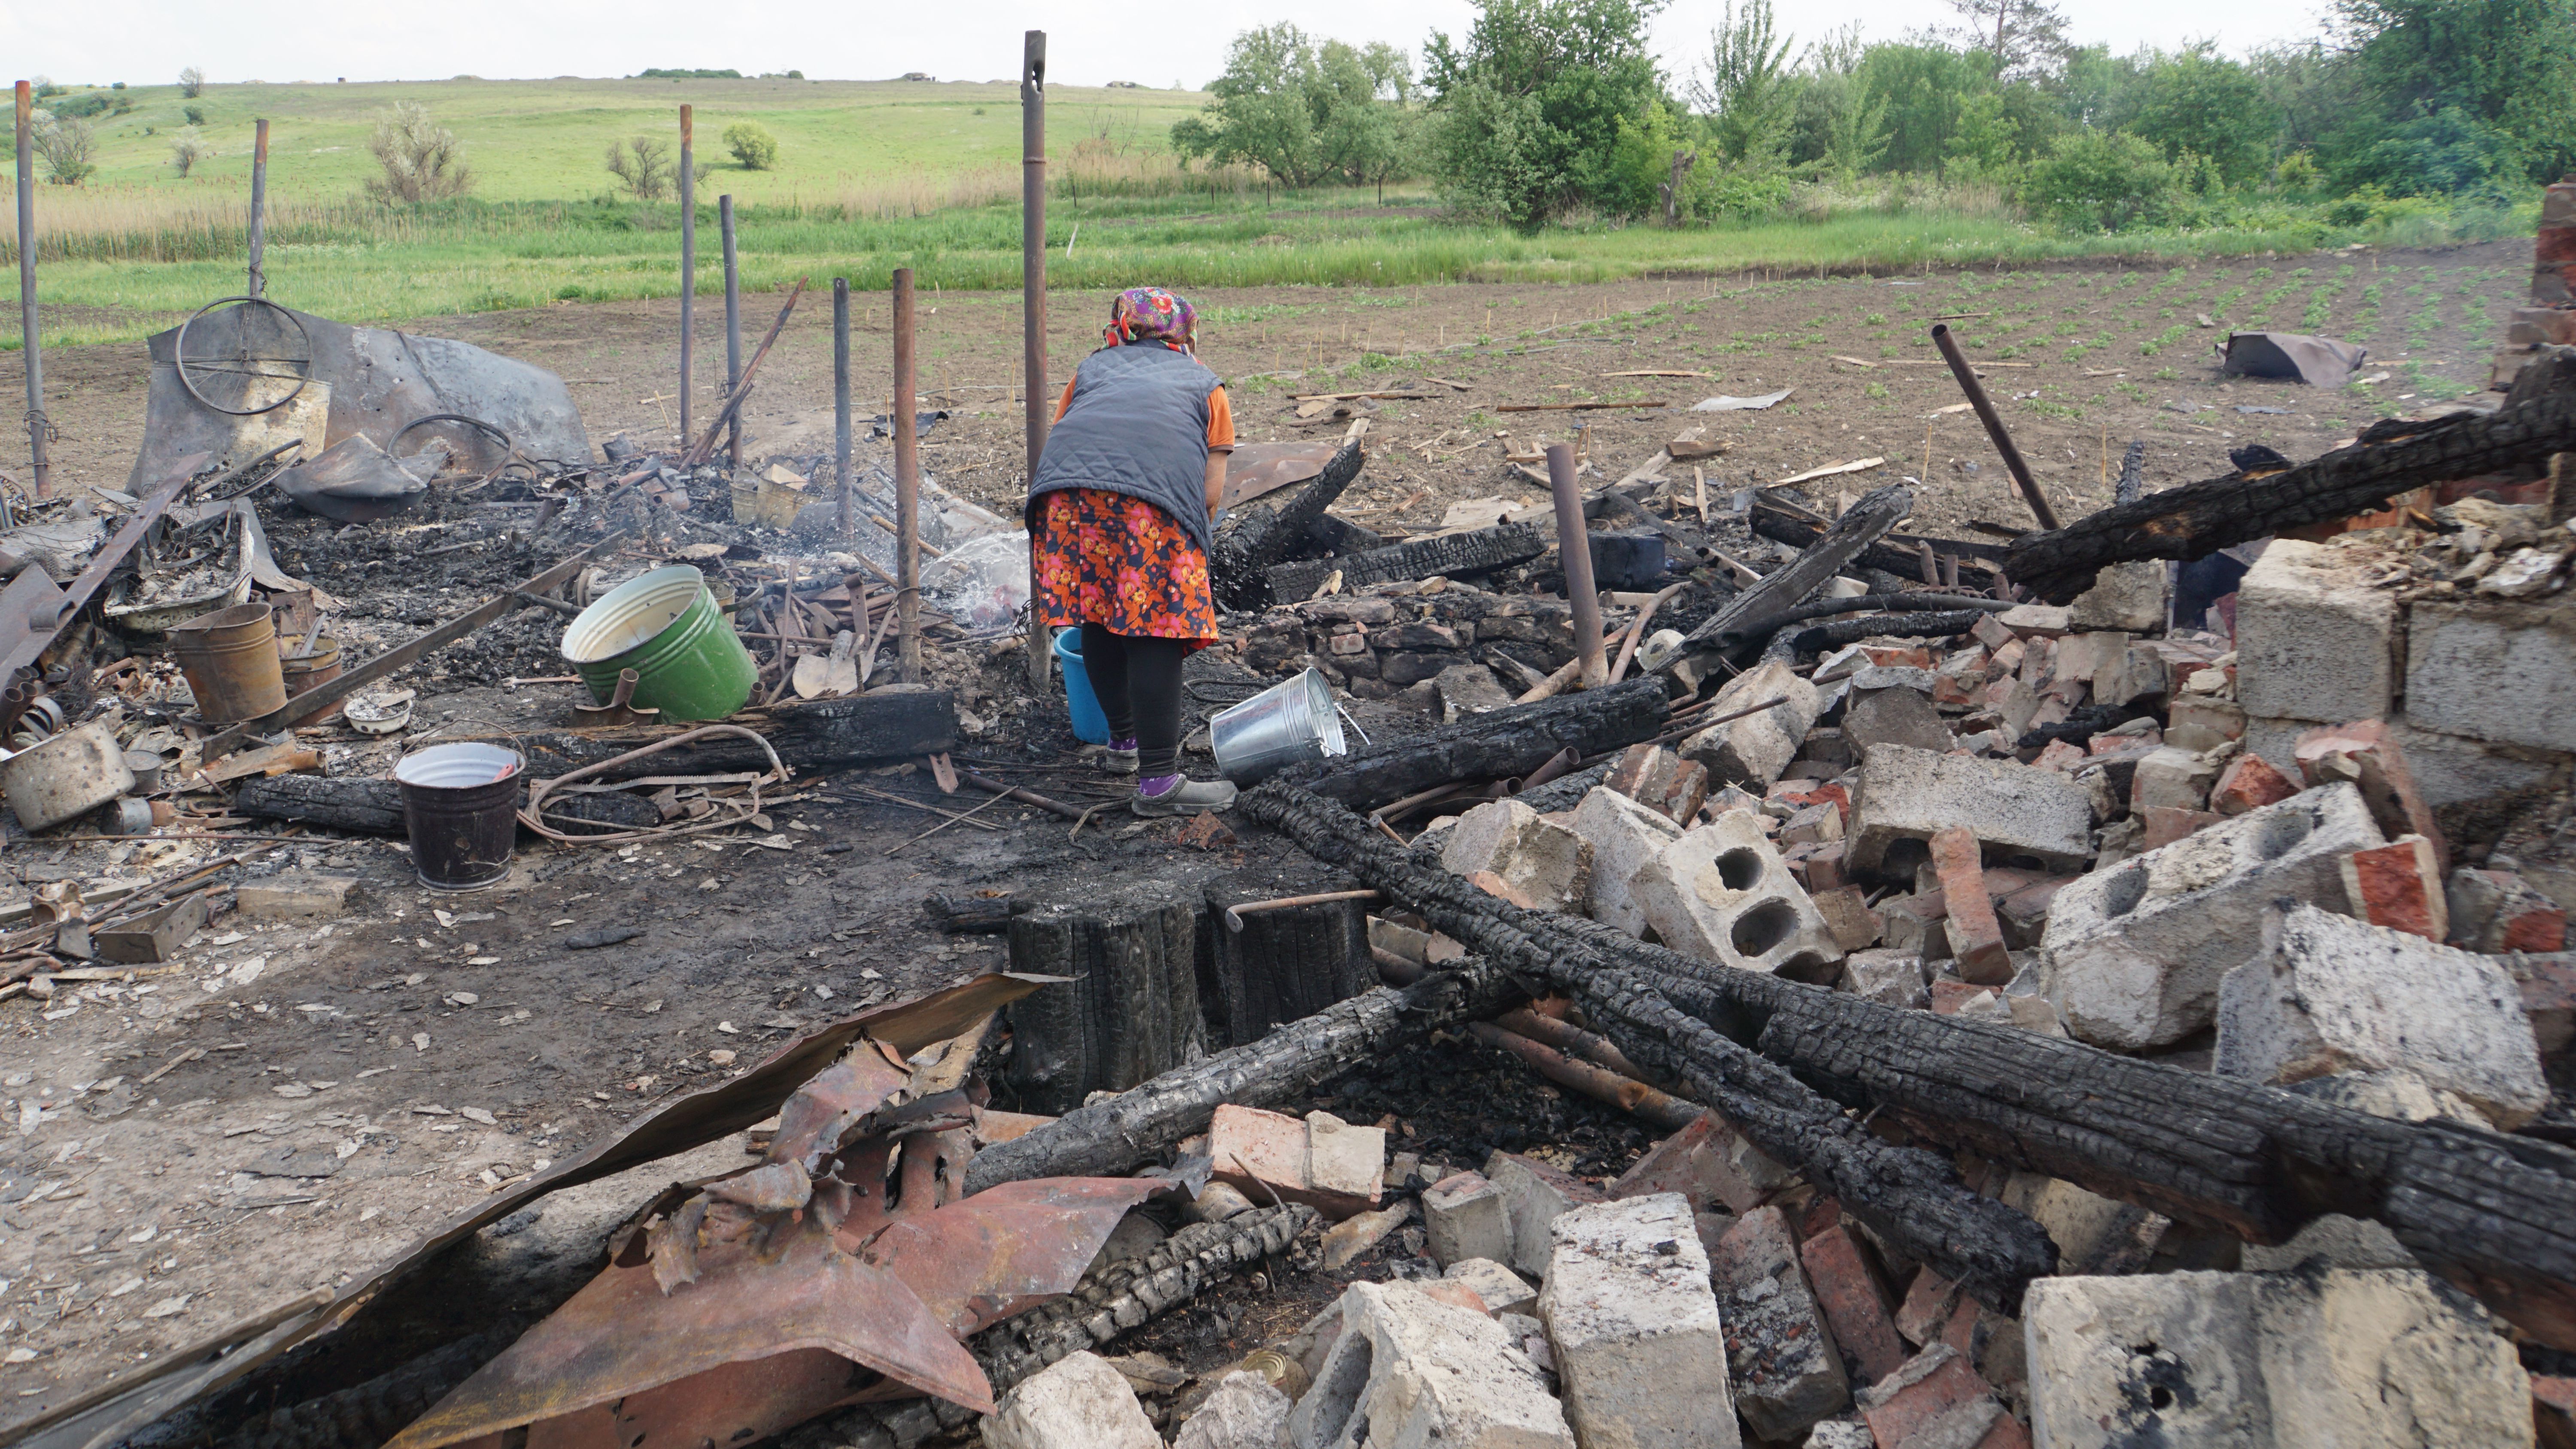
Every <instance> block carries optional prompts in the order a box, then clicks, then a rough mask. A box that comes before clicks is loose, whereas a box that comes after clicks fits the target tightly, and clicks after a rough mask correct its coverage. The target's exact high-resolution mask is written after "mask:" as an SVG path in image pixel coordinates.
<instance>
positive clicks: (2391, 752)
mask: <svg viewBox="0 0 2576 1449" xmlns="http://www.w3.org/2000/svg"><path fill="white" fill-rule="evenodd" d="M2292 754H2293V755H2294V756H2295V757H2296V758H2297V760H2298V763H2299V773H2300V774H2301V775H2302V776H2304V777H2306V779H2307V782H2308V783H2309V784H2310V785H2324V784H2329V783H2331V782H2333V781H2336V780H2350V781H2352V782H2353V783H2354V784H2355V785H2357V786H2359V787H2360V789H2361V798H2362V803H2363V804H2365V805H2367V806H2369V807H2370V817H2371V819H2373V820H2375V821H2377V822H2379V829H2380V832H2381V833H2382V834H2384V835H2387V836H2388V837H2390V838H2391V839H2394V838H2396V837H2397V836H2400V835H2420V836H2423V837H2424V838H2425V839H2426V840H2429V841H2431V842H2433V860H2434V863H2435V864H2437V865H2439V866H2440V867H2441V868H2442V872H2443V874H2444V875H2446V876H2447V875H2448V874H2449V873H2450V869H2451V847H2450V845H2449V843H2448V842H2447V841H2445V840H2444V839H2443V837H2442V827H2441V826H2440V825H2438V824H2436V823H2435V822H2434V820H2433V810H2432V807H2431V806H2428V805H2426V804H2425V803H2424V795H2423V792H2422V791H2420V790H2417V789H2416V788H2415V772H2414V771H2413V770H2410V769H2408V768H2407V767H2406V753H2405V751H2403V750H2400V749H2399V748H2398V747H2397V741H2395V740H2393V739H2390V738H2389V737H2388V726H2387V725H2385V724H2383V723H2381V722H2380V721H2378V720H2375V719H2367V720H2363V721H2361V722H2360V723H2358V724H2346V725H2327V726H2323V727H2321V728H2318V729H2312V730H2310V731H2308V732H2307V733H2306V734H2303V735H2301V736H2299V742H2298V744H2297V745H2295V746H2293V747H2292Z"/></svg>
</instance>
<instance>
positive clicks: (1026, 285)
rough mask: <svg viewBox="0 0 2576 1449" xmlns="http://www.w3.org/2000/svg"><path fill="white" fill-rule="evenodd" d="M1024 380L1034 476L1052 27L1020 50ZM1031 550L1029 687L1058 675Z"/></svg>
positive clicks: (1039, 451) (1042, 346) (1042, 423)
mask: <svg viewBox="0 0 2576 1449" xmlns="http://www.w3.org/2000/svg"><path fill="white" fill-rule="evenodd" d="M1020 374H1021V378H1020V380H1021V381H1022V382H1023V383H1025V384H1026V385H1027V388H1028V397H1027V404H1026V405H1027V407H1028V452H1029V477H1030V479H1032V480H1035V479H1036V477H1037V476H1038V460H1039V459H1040V458H1042V457H1044V456H1045V455H1046V436H1047V423H1048V421H1049V413H1048V406H1047V404H1048V397H1047V311H1046V32H1045V31H1043V30H1032V31H1030V32H1028V34H1027V35H1025V36H1024V37H1022V50H1021V56H1020ZM1030 544H1031V551H1030V555H1029V584H1030V588H1029V687H1030V688H1032V689H1037V690H1041V691H1043V690H1044V689H1045V688H1046V687H1047V685H1048V684H1049V682H1051V681H1052V680H1053V679H1054V678H1055V656H1054V654H1053V652H1052V651H1053V650H1054V647H1055V640H1054V639H1053V638H1052V637H1050V636H1051V631H1050V630H1049V629H1048V628H1047V626H1046V622H1045V619H1044V618H1043V617H1042V616H1041V615H1040V614H1039V612H1038V603H1037V587H1036V585H1037V554H1036V540H1034V539H1032V540H1031V541H1030Z"/></svg>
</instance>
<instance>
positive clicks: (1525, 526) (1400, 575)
mask: <svg viewBox="0 0 2576 1449" xmlns="http://www.w3.org/2000/svg"><path fill="white" fill-rule="evenodd" d="M1554 542H1555V539H1554V538H1553V537H1551V536H1550V535H1549V532H1548V530H1547V529H1545V528H1543V527H1541V526H1540V525H1538V524H1535V523H1505V524H1500V525H1497V526H1496V527H1493V528H1474V529H1469V530H1467V531H1466V532H1464V533H1445V534H1441V535H1439V536H1438V537H1436V538H1417V539H1415V540H1413V541H1412V542H1410V543H1399V544H1395V545H1393V546H1392V547H1388V548H1378V549H1371V550H1369V551H1368V552H1366V553H1356V554H1346V555H1344V556H1342V557H1340V558H1328V559H1309V560H1304V561H1301V562H1298V563H1284V564H1279V565H1276V566H1275V567H1273V568H1272V569H1271V570H1270V571H1269V588H1270V598H1271V599H1272V600H1274V601H1277V602H1280V603H1294V602H1296V601H1298V600H1300V599H1308V598H1312V597H1314V594H1315V590H1317V589H1319V588H1322V587H1323V584H1324V580H1326V579H1328V578H1331V577H1332V576H1333V575H1334V574H1336V573H1338V574H1340V575H1341V576H1342V588H1343V589H1344V590H1345V591H1349V590H1356V589H1363V588H1366V587H1368V586H1369V585H1370V584H1393V583H1402V582H1405V581H1406V580H1409V579H1427V578H1430V577H1432V576H1434V575H1438V576H1439V577H1441V578H1451V579H1456V578H1469V577H1473V576H1474V575H1477V574H1483V573H1491V572H1492V571H1494V570H1495V569H1500V568H1509V567H1511V566H1512V565H1513V564H1516V563H1527V562H1528V561H1530V560H1531V559H1534V558H1536V557H1538V556H1539V555H1540V554H1543V553H1545V552H1547V550H1548V547H1549V545H1551V544H1553V543H1554Z"/></svg>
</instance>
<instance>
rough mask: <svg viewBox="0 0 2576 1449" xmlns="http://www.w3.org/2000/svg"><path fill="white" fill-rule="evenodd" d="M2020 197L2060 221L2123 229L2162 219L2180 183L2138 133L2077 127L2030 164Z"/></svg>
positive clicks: (2176, 200)
mask: <svg viewBox="0 0 2576 1449" xmlns="http://www.w3.org/2000/svg"><path fill="white" fill-rule="evenodd" d="M2022 200H2023V201H2024V202H2025V203H2027V204H2029V205H2030V206H2031V207H2033V208H2034V209H2036V210H2038V211H2040V212H2041V213H2042V214H2044V215H2046V216H2048V217H2049V218H2050V219H2052V220H2054V221H2056V222H2057V223H2059V224H2060V225H2062V226H2068V227H2073V228H2076V229H2078V230H2083V231H2122V230H2125V229H2127V228H2129V227H2132V226H2143V225H2152V224H2154V223H2156V222H2159V221H2163V220H2165V219H2166V218H2167V217H2168V216H2169V215H2170V214H2171V213H2172V211H2173V209H2174V207H2175V206H2176V205H2177V204H2178V203H2179V202H2180V200H2181V187H2180V186H2179V184H2178V183H2177V181H2176V179H2175V175H2174V167H2173V163H2171V162H2169V161H2167V160H2165V158H2164V157H2163V156H2162V155H2160V154H2158V152H2157V151H2156V148H2155V146H2154V145H2153V144H2151V143H2150V142H2148V141H2146V140H2144V139H2143V138H2140V137H2137V136H2131V135H2127V134H2125V133H2117V132H2106V131H2097V130H2081V131H2070V132H2068V133H2067V134H2065V135H2063V136H2060V137H2058V138H2057V144H2056V145H2055V146H2053V147H2051V148H2050V150H2049V154H2048V155H2047V156H2046V157H2045V158H2043V159H2041V160H2039V161H2037V162H2035V163H2033V164H2032V166H2031V168H2030V176H2029V179H2028V180H2027V181H2026V182H2025V183H2024V184H2023V187H2022Z"/></svg>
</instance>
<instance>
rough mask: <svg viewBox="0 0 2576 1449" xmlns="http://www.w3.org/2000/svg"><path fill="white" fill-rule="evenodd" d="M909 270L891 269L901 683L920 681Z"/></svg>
mask: <svg viewBox="0 0 2576 1449" xmlns="http://www.w3.org/2000/svg"><path fill="white" fill-rule="evenodd" d="M912 354H913V347H912V268H910V267H897V268H895V269H894V402H893V405H892V411H893V413H894V581H895V627H896V628H897V629H899V630H901V631H902V633H903V640H902V644H901V652H900V654H899V655H898V656H897V657H898V658H899V659H901V660H902V665H903V673H902V679H903V682H904V683H906V684H917V683H919V682H920V680H921V421H920V419H919V418H918V417H917V416H915V414H914V412H913V406H914V403H913V383H914V377H913V368H914V362H913V355H912Z"/></svg>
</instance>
